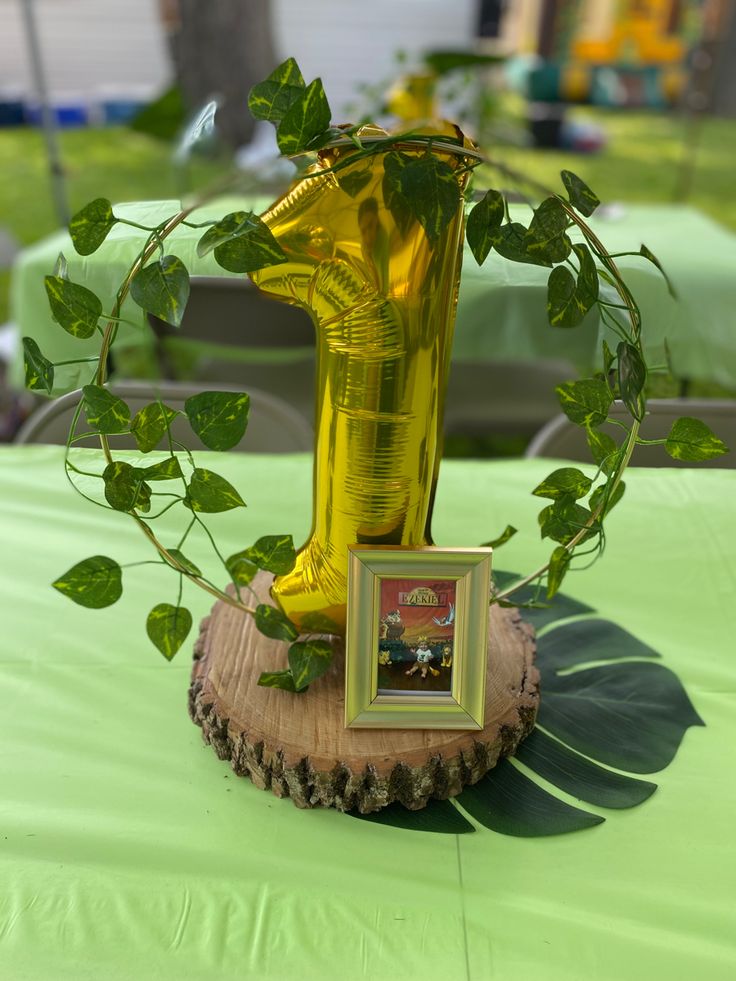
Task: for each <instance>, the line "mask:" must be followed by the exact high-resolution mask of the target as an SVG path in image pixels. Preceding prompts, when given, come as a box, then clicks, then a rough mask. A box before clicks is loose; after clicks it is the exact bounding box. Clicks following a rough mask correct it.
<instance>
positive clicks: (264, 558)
mask: <svg viewBox="0 0 736 981" xmlns="http://www.w3.org/2000/svg"><path fill="white" fill-rule="evenodd" d="M241 554H243V555H245V556H246V557H247V558H248V559H250V561H251V562H254V563H255V564H256V565H257V566H258V568H259V569H265V570H266V571H267V572H273V574H274V575H275V576H283V575H286V573H287V572H291V570H292V569H293V568H294V563H295V562H296V550H295V548H294V540H293V539H292V537H291V535H264V536H263V537H262V538H259V539H258V541H257V542H256V543H255V544H254V545H251V546H250V548H248V549H246V550H245V552H244V553H241Z"/></svg>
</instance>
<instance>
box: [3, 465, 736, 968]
mask: <svg viewBox="0 0 736 981" xmlns="http://www.w3.org/2000/svg"><path fill="white" fill-rule="evenodd" d="M86 452H91V453H92V452H95V451H86ZM201 457H202V461H201V464H200V465H202V466H214V465H215V463H214V455H213V454H202V455H201ZM208 461H209V462H208ZM217 469H218V470H219V471H220V472H222V473H223V475H224V476H226V477H227V478H228V479H230V480H231V481H233V482H234V483H235V484H236V485H237V486H238V487H239V489H240V490H241V491H242V493H243V494H244V496H245V498H246V500H247V502H248V505H249V507H248V508H247V509H239V510H238V511H237V512H232V513H231V514H230V515H223V516H215V518H213V521H212V527H213V529H214V530H215V531H216V532H217V533H218V534H219V533H221V532H225V533H227V535H228V544H233V546H234V547H242V545H244V544H248V543H250V542H251V541H253V540H254V539H255V537H257V535H259V534H261V533H264V532H277V531H281V530H286V531H291V532H293V533H294V535H295V536H296V537H297V538H299V537H300V536H302V535H305V534H306V532H307V530H308V523H309V511H310V494H311V490H310V488H311V473H310V459H309V457H308V456H287V457H268V458H267V457H258V456H244V455H230V456H229V457H224V458H223V459H222V460H220V459H218V462H217ZM548 470H549V461H543V460H515V461H507V462H493V463H488V462H460V461H447V462H446V463H445V464H444V465H443V470H442V473H441V476H440V483H439V492H438V500H437V508H436V520H435V532H436V538H437V540H438V542H439V543H440V544H453V545H472V544H477V543H478V542H479V541H483V540H486V539H487V538H489V537H492V535H494V534H496V533H497V532H498V531H499V529H500V528H501V527H502V526H503V525H504V524H505V523H506V522H507V521H510V522H512V523H513V524H514V525H515V526H516V527H518V528H520V529H522V530H521V531H520V532H519V534H518V535H517V536H516V537H515V538H514V539H513V540H512V541H511V542H510V543H509V544H508V545H507V546H505V547H504V550H503V551H502V552H499V557H498V559H497V564H499V565H502V566H504V567H506V568H516V569H527V570H528V569H530V568H531V567H532V563H533V562H535V561H536V560H537V559H538V558H539V557H540V556H542V555H543V554H544V548H543V546H542V545H541V544H540V542H539V538H538V532H537V531H536V521H535V515H536V511H537V510H538V508H539V501H538V500H536V499H534V498H532V497H531V496H530V494H529V491H530V489H531V488H532V487H534V486H535V484H536V483H537V482H538V481H539V480H540V479H541V478H542V476H544V475H545V473H546V472H547V471H548ZM735 482H736V476H735V475H734V473H733V472H732V471H723V470H722V471H717V470H707V471H706V470H704V471H691V470H682V471H677V472H675V471H671V470H666V469H665V470H636V471H634V472H632V473H630V475H627V484H628V489H627V494H626V498H625V500H624V502H623V503H622V504H621V505H620V506H619V507H618V508H617V510H616V511H615V512H614V514H613V515H612V516H611V519H610V533H609V541H608V547H607V550H606V553H605V557H604V559H603V561H601V562H600V563H598V564H597V565H595V566H594V567H593V568H591V569H590V570H589V571H588V572H585V573H581V574H576V575H572V574H571V575H570V577H569V578H568V580H566V582H565V591H566V592H567V593H568V594H570V595H572V596H574V597H575V598H577V599H579V600H582V601H584V602H587V603H589V604H590V605H592V606H593V607H595V608H596V609H597V610H598V611H599V612H600V614H601V615H602V616H604V617H608V618H610V619H613V620H615V621H617V622H619V623H621V624H624V625H625V626H626V627H627V629H628V630H630V631H631V632H632V633H633V634H634V635H635V636H636V637H638V638H639V639H640V640H642V641H644V642H646V643H649V644H651V645H652V646H653V647H655V648H656V649H657V650H658V651H659V652H660V653H661V654H662V657H663V659H664V660H663V663H664V664H666V666H667V667H669V668H671V669H672V670H673V671H675V672H676V673H677V675H678V676H679V677H680V679H681V680H682V682H683V683H684V685H685V686H686V688H687V691H688V693H689V695H690V698H691V699H692V701H693V703H694V705H695V708H696V709H697V711H698V712H699V713H700V715H701V716H702V717H703V719H704V720H705V722H706V723H707V727H706V728H691V729H690V730H688V732H687V733H686V734H685V737H684V740H683V743H682V745H681V747H680V750H679V752H678V754H677V756H676V757H675V759H674V761H673V762H672V764H671V765H670V766H669V767H668V768H667V769H666V770H664V771H663V772H661V773H660V774H657V775H656V776H655V777H654V779H655V780H656V782H657V783H658V784H659V789H658V790H657V792H656V793H655V795H654V796H653V797H652V798H651V800H649V801H648V802H646V803H645V804H643V805H642V806H640V807H638V808H635V809H633V810H630V811H623V812H615V813H614V812H610V811H608V812H605V813H606V816H607V818H608V819H607V820H606V822H605V823H604V824H602V825H600V826H598V827H596V828H593V829H590V830H586V831H582V832H579V833H576V834H571V835H566V836H560V837H553V838H546V839H541V838H540V839H518V838H508V837H502V836H500V835H496V834H493V833H492V832H490V831H488V830H486V829H483V828H481V829H479V830H478V831H477V833H475V834H466V835H460V836H454V835H441V834H433V833H418V832H409V831H404V830H398V829H395V828H390V827H384V826H379V825H376V824H370V823H366V822H359V821H356V820H355V819H353V818H350V817H347V816H344V815H340V814H338V813H336V812H334V811H307V812H300V811H297V809H296V808H295V807H294V806H293V805H292V804H291V803H290V802H289V801H288V800H277V799H276V798H274V797H273V796H272V795H270V794H268V793H264V792H262V791H259V790H257V789H255V788H254V787H253V786H252V785H251V784H250V783H248V782H247V781H245V780H240V779H237V778H236V777H234V775H233V774H232V773H231V772H230V771H229V769H228V767H227V766H226V764H224V763H222V762H219V761H218V760H217V759H216V758H215V756H214V755H213V753H212V750H211V749H210V748H209V747H205V746H203V745H202V743H201V739H200V731H199V730H198V729H197V728H195V727H194V726H193V725H192V723H191V722H190V721H189V719H188V717H187V713H186V694H187V685H188V678H189V670H190V661H189V656H188V653H187V651H186V650H182V651H181V652H180V653H179V654H178V655H177V657H176V659H175V660H174V661H173V662H172V663H171V664H168V663H166V662H165V661H164V659H163V658H162V657H161V656H160V655H159V654H158V652H157V651H155V649H154V648H153V647H152V646H151V645H150V644H149V642H148V640H147V638H146V637H145V634H144V628H143V624H144V618H145V614H146V612H147V611H148V610H149V609H150V607H151V606H152V605H154V604H155V603H158V602H161V601H171V600H172V597H171V590H172V588H173V587H172V585H171V583H170V581H169V579H168V577H165V576H164V577H163V578H161V577H159V573H158V570H155V569H154V568H153V567H145V566H144V567H142V569H140V570H138V572H139V573H143V572H145V573H146V574H145V575H143V574H140V575H137V576H135V577H133V576H132V575H131V574H130V573H131V570H128V571H127V572H126V573H125V574H124V575H125V578H124V589H125V591H124V594H123V598H122V600H121V601H120V602H119V603H118V604H117V605H115V606H113V607H110V608H108V609H106V610H101V611H86V610H82V609H81V608H79V607H77V606H74V605H73V604H72V603H70V602H68V600H66V599H64V598H63V597H61V596H60V595H59V594H58V593H56V592H55V591H54V590H52V589H50V588H49V586H48V583H50V582H51V581H52V580H53V579H54V578H56V576H57V575H59V574H60V573H61V572H63V571H64V570H66V569H67V568H68V567H69V566H70V565H71V564H72V563H73V562H75V561H77V560H79V559H81V558H83V557H85V556H87V555H92V554H95V553H98V552H102V553H106V554H110V555H112V556H114V557H115V558H116V559H118V560H119V561H120V562H130V561H136V560H139V559H143V558H147V557H148V553H147V551H146V546H145V543H144V541H143V540H142V538H141V537H140V535H139V533H138V532H137V531H136V530H135V528H134V527H133V526H132V523H131V522H129V520H128V519H127V518H126V517H125V516H124V515H110V514H103V513H102V512H101V511H100V510H99V509H97V508H95V507H93V506H91V505H89V504H86V503H85V502H84V501H82V500H81V499H79V498H77V497H76V496H75V495H74V493H73V492H72V491H71V490H70V489H69V487H68V485H67V484H66V482H65V479H64V477H63V474H62V468H61V450H60V449H59V448H58V447H7V448H3V449H0V500H2V502H3V508H2V510H1V511H0V529H1V532H0V536H1V537H0V540H2V542H3V546H4V551H3V554H4V556H5V561H4V562H3V563H2V565H1V566H0V595H1V596H2V598H3V599H2V626H3V630H2V652H1V653H0V679H1V684H0V690H1V691H2V693H3V710H2V715H1V716H0V719H1V720H2V721H0V728H1V729H2V741H1V743H0V745H1V746H2V757H1V758H2V788H3V789H2V795H1V797H0V814H1V815H2V820H1V821H0V829H1V830H0V861H1V868H2V875H0V965H1V966H0V977H2V978H7V979H8V981H10V979H13V981H21V979H38V978H53V979H54V981H66V979H69V981H99V979H100V978H104V979H105V981H129V979H130V981H132V979H135V981H148V979H153V978H156V979H163V981H166V979H169V978H171V979H176V981H190V979H191V981H202V979H209V978H214V977H217V978H218V979H220V981H230V979H233V981H234V979H243V978H252V979H254V981H256V979H257V981H273V979H279V981H286V979H291V978H297V977H299V978H304V979H307V981H318V979H319V981H332V979H335V981H338V979H339V981H353V979H359V978H361V979H362V978H365V979H370V981H384V979H397V981H398V979H402V981H403V979H412V981H413V979H422V981H435V979H442V981H456V979H458V981H459V979H464V981H467V979H471V981H508V979H510V978H514V977H519V978H526V977H535V978H540V979H544V981H578V979H581V981H582V979H589V978H595V979H596V981H620V979H621V978H628V979H631V981H644V979H647V981H649V979H651V978H668V979H671V981H690V979H692V978H695V977H707V978H709V979H710V981H730V979H731V978H733V977H734V975H735V974H736V947H735V946H734V936H735V935H736V922H734V920H735V912H736V911H735V910H734V903H733V896H734V889H735V888H736V857H735V856H736V850H735V849H734V847H733V815H734V813H735V808H736V779H734V777H735V774H734V754H733V745H734V740H735V739H736V662H735V659H734V640H733V638H734V637H735V636H736V605H735V604H734V602H733V591H734V583H735V582H736V550H735V549H734V547H733V545H734V542H736V514H735V513H734V509H733V499H734V490H736V486H735ZM162 520H165V519H162ZM171 533H172V534H173V528H172V531H171ZM634 544H636V546H638V549H639V551H638V552H637V553H634V552H633V548H634ZM188 554H189V557H190V558H191V559H192V560H193V561H195V562H197V563H198V564H204V565H205V566H206V561H205V557H206V553H205V550H204V547H203V545H202V542H201V541H200V540H196V541H193V542H192V545H191V546H190V548H189V549H188ZM148 570H152V572H149V571H148ZM191 592H192V595H191V596H190V597H189V605H190V607H191V609H192V612H193V614H194V617H195V622H196V620H197V618H198V617H200V616H202V615H203V614H204V613H206V611H207V609H208V606H209V600H208V597H206V596H205V595H204V594H202V595H201V597H200V596H198V595H195V591H194V590H192V591H191ZM187 646H188V645H187ZM591 810H595V808H591Z"/></svg>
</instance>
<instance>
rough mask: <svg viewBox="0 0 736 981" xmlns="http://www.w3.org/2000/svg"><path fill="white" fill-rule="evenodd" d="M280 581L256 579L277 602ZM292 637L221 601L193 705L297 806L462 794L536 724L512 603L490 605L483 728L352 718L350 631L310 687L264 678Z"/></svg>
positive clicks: (525, 648)
mask: <svg viewBox="0 0 736 981" xmlns="http://www.w3.org/2000/svg"><path fill="white" fill-rule="evenodd" d="M272 581H273V576H271V575H270V574H268V573H259V574H258V575H257V576H256V578H255V579H254V580H253V582H252V584H251V586H252V588H253V589H254V590H255V592H256V593H257V595H258V598H259V602H263V603H271V602H272V600H271V598H270V594H269V589H270V586H271V583H272ZM332 639H333V640H336V639H335V638H332ZM287 648H288V645H287V644H285V643H283V642H281V641H276V640H271V639H269V638H268V637H264V636H263V635H262V634H260V633H259V632H258V631H257V630H256V628H255V625H254V623H253V620H252V618H251V617H250V616H248V615H247V614H244V613H241V612H239V611H238V610H237V609H235V608H234V607H232V606H229V605H228V604H226V603H222V602H218V603H216V604H215V606H214V608H213V610H212V613H211V614H210V616H209V617H206V618H205V619H204V620H203V621H202V623H201V625H200V634H199V639H198V640H197V643H196V645H195V650H194V657H195V662H194V668H193V671H192V681H191V686H190V689H189V713H190V715H191V717H192V720H193V721H194V722H196V723H197V725H200V726H201V727H202V734H203V738H204V740H205V742H208V743H210V744H211V745H212V747H213V748H214V750H215V752H216V753H217V755H218V756H219V757H220V759H223V760H230V762H231V763H232V767H233V770H234V771H235V772H236V773H237V774H238V775H240V776H247V777H250V779H251V780H252V781H253V783H254V784H255V785H256V786H257V787H260V788H262V789H264V790H267V789H270V790H272V791H273V793H274V794H276V796H277V797H291V799H292V800H293V801H294V803H295V804H296V805H297V807H315V806H319V805H323V806H328V807H336V808H338V810H341V811H349V810H354V809H357V810H359V811H360V812H361V813H364V814H367V813H369V812H371V811H377V810H380V809H381V808H382V807H386V806H387V805H388V804H391V803H393V802H394V801H400V802H401V803H402V804H404V805H405V806H406V807H408V808H411V809H418V808H420V807H424V806H425V805H426V803H427V801H428V800H430V799H431V798H433V797H434V798H440V799H443V798H447V797H454V796H455V795H456V794H459V793H460V791H461V790H462V789H463V787H464V786H465V785H466V784H471V783H475V782H476V781H478V780H480V778H481V777H482V776H483V775H484V774H485V773H487V772H488V770H490V769H491V767H493V766H495V765H496V763H497V761H498V760H499V759H500V758H501V757H503V756H509V755H511V754H512V753H514V752H515V750H516V747H517V746H518V744H519V743H520V742H521V740H522V739H523V738H524V737H525V736H526V735H528V734H529V732H530V731H531V729H532V728H533V726H534V721H535V719H536V715H537V708H538V706H539V672H538V671H537V669H536V668H535V667H534V664H533V660H534V653H535V640H534V631H533V629H532V628H531V626H529V624H527V623H525V622H524V621H523V620H522V619H521V616H520V615H519V612H518V610H515V609H502V608H501V607H498V606H492V607H491V608H490V642H489V656H488V673H487V685H486V713H485V727H484V728H483V729H482V730H474V731H458V730H448V729H444V730H442V729H346V728H345V725H344V703H345V688H344V686H345V656H344V649H343V646H342V641H339V640H337V641H336V655H335V659H334V661H333V664H332V666H331V668H330V670H329V671H328V673H327V674H326V675H324V676H323V677H322V678H320V679H319V680H318V681H316V682H315V683H314V684H313V685H312V686H311V687H310V689H309V691H308V692H307V693H306V694H303V695H292V694H289V693H288V692H284V691H280V690H277V689H274V688H261V687H259V686H258V684H257V682H258V678H259V676H260V674H261V672H262V671H275V670H279V669H281V668H284V667H286V666H287V658H286V652H287Z"/></svg>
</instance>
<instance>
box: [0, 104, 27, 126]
mask: <svg viewBox="0 0 736 981" xmlns="http://www.w3.org/2000/svg"><path fill="white" fill-rule="evenodd" d="M24 122H25V114H24V112H23V101H22V99H2V98H0V127H7V126H22V125H23V123H24Z"/></svg>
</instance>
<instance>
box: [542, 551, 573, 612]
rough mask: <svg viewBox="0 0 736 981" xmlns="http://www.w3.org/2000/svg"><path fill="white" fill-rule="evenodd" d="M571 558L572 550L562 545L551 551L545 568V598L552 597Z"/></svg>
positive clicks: (563, 576)
mask: <svg viewBox="0 0 736 981" xmlns="http://www.w3.org/2000/svg"><path fill="white" fill-rule="evenodd" d="M571 559H572V552H570V551H568V550H567V549H566V548H565V546H564V545H558V546H557V548H556V549H555V550H554V552H553V553H552V556H551V557H550V560H549V569H548V570H547V599H552V597H553V596H554V595H555V593H556V592H557V591H558V589H559V588H560V586H561V585H562V580H563V579H564V578H565V574H566V573H567V570H568V568H569V565H570V560H571Z"/></svg>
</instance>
